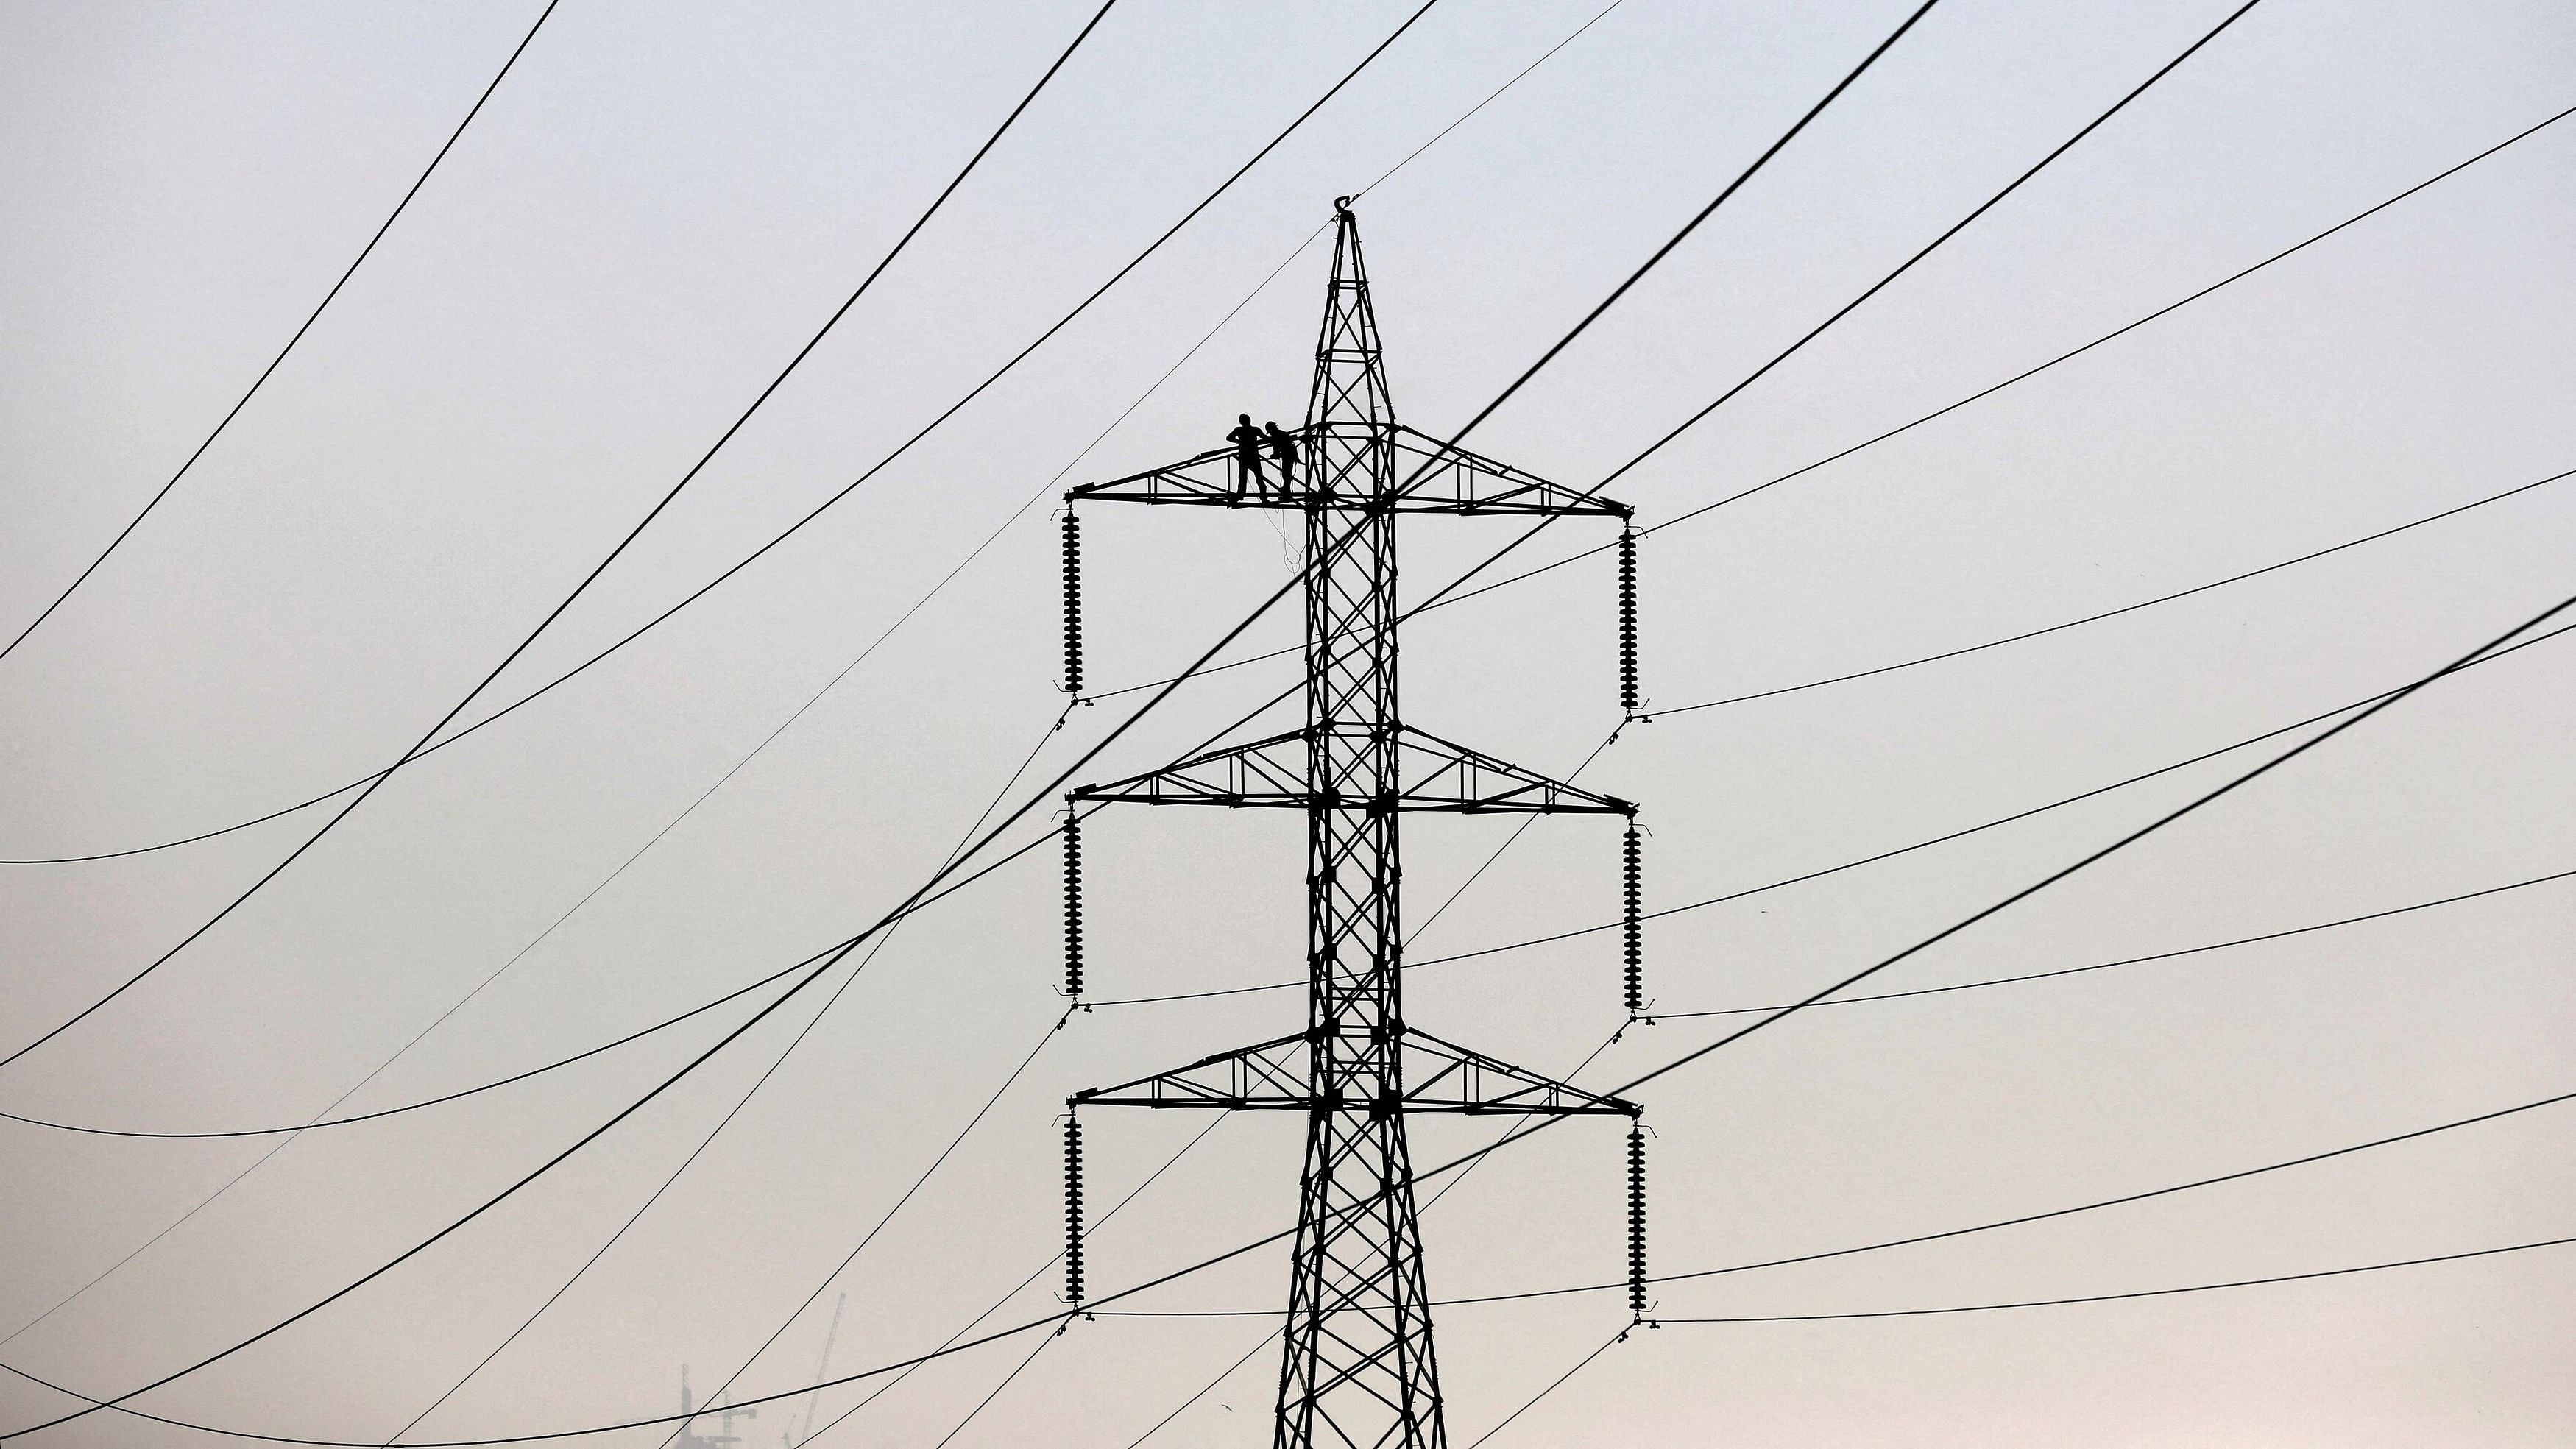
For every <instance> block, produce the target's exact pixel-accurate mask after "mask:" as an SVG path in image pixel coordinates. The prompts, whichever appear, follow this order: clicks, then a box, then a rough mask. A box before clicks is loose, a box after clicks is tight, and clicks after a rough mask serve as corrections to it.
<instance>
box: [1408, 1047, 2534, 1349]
mask: <svg viewBox="0 0 2576 1449" xmlns="http://www.w3.org/2000/svg"><path fill="white" fill-rule="evenodd" d="M2567 1102H2576V1092H2560V1093H2558V1094H2556V1095H2555V1096H2548V1097H2542V1098H2540V1099H2539V1100H2537V1101H2532V1102H2522V1103H2519V1104H2517V1105H2514V1106H2511V1107H2499V1108H2497V1109H2495V1110H2494V1111H2492V1112H2480V1113H2478V1114H2477V1115H2475V1116H2471V1117H2460V1118H2456V1119H2454V1120H2452V1121H2448V1122H2437V1123H2435V1124H2433V1125H2432V1126H2430V1127H2417V1128H2414V1129H2412V1130H2410V1131H2406V1132H2396V1133H2391V1134H2389V1135H2388V1136H2385V1137H2374V1138H2371V1139H2370V1140H2369V1141H2366V1142H2354V1143H2350V1144H2348V1145H2346V1146H2343V1147H2335V1148H2329V1149H2327V1150H2326V1151H2323V1152H2310V1153H2306V1154H2304V1155H2302V1156H2298V1157H2293V1158H2290V1159H2288V1160H2286V1161H2282V1162H2267V1163H2265V1164H2263V1165H2262V1166H2260V1167H2246V1168H2239V1169H2238V1170H2236V1171H2234V1172H2222V1173H2219V1174H2217V1175H2216V1176H2213V1177H2202V1178H2194V1179H2192V1180H2191V1181H2189V1182H2177V1183H2172V1184H2169V1185H2167V1186H2164V1187H2154V1188H2148V1189H2146V1190H2145V1191H2142V1192H2130V1193H2122V1194H2120V1195H2119V1196H2117V1197H2106V1198H2097V1199H2095V1200H2093V1201H2091V1202H2080V1203H2076V1204H2074V1205H2073V1206H2071V1207H2062V1208H2050V1209H2048V1210H2047V1211H2045V1212H2035V1213H2022V1214H2019V1215H2017V1216H2014V1217H2009V1218H1999V1219H1996V1220H1995V1221H1992V1222H1983V1223H1976V1224H1973V1225H1971V1226H1968V1227H1964V1228H1944V1229H1942V1230H1941V1231H1939V1232H1931V1233H1915V1234H1912V1235H1910V1236H1907V1237H1902V1238H1888V1239H1885V1240H1882V1241H1880V1242H1875V1243H1861V1244H1858V1245H1856V1246H1853V1247H1848V1248H1832V1249H1828V1250H1826V1251H1823V1252H1816V1253H1798V1254H1793V1255H1791V1256H1789V1257H1785V1258H1765V1259H1762V1260H1760V1261H1757V1262H1751V1263H1737V1264H1733V1265H1731V1266H1729V1267H1724V1268H1699V1269H1694V1270H1692V1271H1690V1272H1687V1273H1664V1274H1659V1275H1657V1276H1655V1277H1652V1278H1649V1279H1647V1280H1646V1281H1647V1282H1649V1283H1687V1282H1691V1281H1694V1280H1696V1279H1700V1278H1723V1277H1728V1276H1731V1275H1733V1274H1736V1273H1758V1272H1761V1271H1764V1270H1765V1269H1770V1268H1792V1267H1797V1266H1799V1265H1801V1264H1805V1263H1822V1262H1826V1261H1828V1260H1830V1259H1834V1258H1849V1257H1853V1256H1855V1255H1857V1254H1861V1253H1881V1252H1886V1251H1888V1250H1890V1249H1894V1248H1913V1247H1920V1246H1921V1245H1923V1244H1925V1243H1941V1242H1947V1241H1949V1240H1950V1239H1952V1238H1965V1237H1973V1236H1975V1235H1976V1234H1978V1233H1991V1232H1997V1231H2000V1230H2002V1229H2004V1228H2019V1227H2027V1226H2029V1225H2030V1224H2032V1223H2044V1222H2050V1221H2053V1220H2055V1219H2058V1218H2067V1217H2074V1216H2075V1215H2077V1214H2079V1213H2090V1212H2100V1211H2102V1210H2104V1209H2106V1208H2115V1207H2126V1206H2128V1205H2130V1204H2131V1203H2141V1202H2149V1201H2152V1200H2154V1199H2156V1198H2162V1197H2172V1196H2174V1195H2175V1194H2177V1193H2185V1192H2196V1191H2198V1190H2200V1189H2201V1188H2204V1187H2217V1186H2220V1185H2222V1184H2224V1183H2230V1182H2243V1181H2245V1180H2246V1179H2248V1178H2254V1177H2263V1176H2267V1175H2269V1174H2271V1173H2275V1172H2287V1171H2289V1170H2290V1169H2292V1168H2296V1167H2308V1166H2312V1165H2314V1164H2316V1163H2320V1162H2331V1161H2333V1160H2334V1159H2336V1158H2339V1157H2350V1156H2353V1155H2354V1154H2356V1153H2362V1152H2371V1151H2376V1150H2377V1149H2379V1148H2382V1147H2394V1146H2396V1145H2397V1144H2398V1143H2401V1142H2413V1141H2416V1140H2418V1139H2419V1138H2425V1137H2432V1136H2436V1135H2439V1134H2441V1133H2444V1132H2456V1131H2458V1130H2459V1129H2461V1128H2463V1127H2475V1126H2478V1125H2479V1124H2481V1123H2486V1122H2495V1121H2500V1120H2502V1119H2504V1118H2506V1117H2514V1116H2519V1115H2520V1114H2522V1113H2524V1112H2536V1111H2539V1110H2540V1109H2541V1108H2544V1107H2555V1106H2559V1105H2561V1104H2563V1103H2567ZM1627 1286H1628V1285H1627V1283H1626V1282H1625V1281H1624V1280H1622V1281H1619V1282H1613V1283H1585V1284H1581V1285H1578V1286H1575V1287H1570V1288H1538V1289H1531V1290H1528V1291H1526V1292H1520V1293H1487V1294H1483V1295H1480V1296H1478V1297H1474V1298H1457V1299H1451V1300H1448V1301H1449V1302H1452V1303H1460V1304H1466V1303H1507V1302H1517V1301H1519V1300H1521V1299H1524V1298H1556V1297H1562V1296H1564V1295H1566V1294H1569V1293H1613V1292H1617V1291H1619V1290H1621V1289H1624V1288H1626V1287H1627Z"/></svg>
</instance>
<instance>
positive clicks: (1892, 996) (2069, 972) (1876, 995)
mask: <svg viewBox="0 0 2576 1449" xmlns="http://www.w3.org/2000/svg"><path fill="white" fill-rule="evenodd" d="M2570 877H2576V870H2561V871H2552V872H2550V873H2549V874H2547V875H2541V876H2533V877H2531V878H2530V879H2528V880H2518V881H2511V882H2508V883H2506V884H2504V885H2495V886H2487V887H2484V888H2483V889H2480V890H2473V891H2463V892H2461V893H2460V894H2458V895H2450V896H2443V897H2440V898H2439V899H2436V900H2429V901H2417V902H2416V903H2414V904H2413V905H2406V906H2391V907H2389V908H2388V909H2386V910H2379V911H2368V912H2364V913H2363V914H2361V915H2358V916H2343V917H2339V918H2337V919H2335V920H2331V921H2318V922H2316V923H2315V924H2313V925H2306V926H2292V927H2290V928H2288V929H2286V930H2280V931H2265V932H2264V933H2262V934H2261V935H2259V936H2238V937H2235V938H2234V939H2232V940H2226V941H2212V942H2210V943H2209V944H2207V945H2205V946H2184V947H2181V948H2179V949H2176V950H2172V951H2153V952H2149V953H2148V954H2146V955H2144V956H2123V957H2121V958H2119V959H2118V960H2116V961H2096V962H2093V963H2091V964H2089V965H2084V966H2060V967H2058V968H2056V969H2055V970H2052V971H2030V972H2025V973H2023V974H2021V975H2018V976H1989V977H1985V978H1983V979H1981V980H1976V981H1954V982H1952V983H1950V984H1949V985H1947V986H1916V987H1912V988H1910V989H1908V990H1904V991H1879V992H1872V993H1869V994H1867V995H1862V996H1837V997H1835V998H1834V999H1833V1000H1831V1001H1828V1002H1825V1003H1823V1004H1824V1005H1826V1006H1858V1005H1860V1004H1862V1003H1863V1002H1870V1001H1904V1000H1907V999H1909V998H1912V997H1917V996H1946V995H1948V994H1950V993H1951V992H1954V991H1982V990H1984V989H1986V988H1987V987H1989V986H2018V985H2021V984H2022V983H2024V982H2027V981H2053V980H2056V979H2057V978H2059V977H2062V976H2083V975H2089V974H2090V973H2092V972H2095V971H2110V970H2113V969H2116V968H2118V967H2121V966H2137V965H2143V964H2145V963H2146V962H2150V961H2171V960H2174V959H2176V958H2177V957H2182V956H2198V955H2201V954H2203V953H2205V952H2210V951H2225V950H2228V949H2231V948H2233V947H2237V946H2251V945H2254V944H2256V943H2257V942H2262V941H2279V940H2284V939H2286V938H2288V937H2291V936H2305V935H2308V934H2310V933H2312V932H2316V931H2331V930H2336V929H2338V928H2340V927H2344V926H2352V925H2359V924H2361V923H2362V922H2364V921H2381V920H2386V919H2388V918H2389V917H2391V916H2402V915H2407V914H2410V913H2412V912H2415V911H2424V910H2431V909H2433V908H2434V907H2436V906H2448V905H2456V904H2458V903H2459V902H2461V901H2473V900H2477V899H2480V898H2481V897H2485V896H2492V895H2497V894H2500V893H2502V892H2504V891H2517V890H2522V889H2524V888H2525V887H2528V886H2536V885H2546V884H2548V883H2550V882H2551V881H2561V880H2566V879H2568V878H2570ZM1779 1009H1780V1007H1779V1006H1778V1004H1776V1003H1775V1004H1772V1005H1768V1006H1728V1007H1719V1008H1716V1009H1713V1010H1707V1011H1663V1012H1657V1013H1656V1014H1655V1015H1656V1019H1657V1020H1659V1021H1688V1020H1691V1019H1692V1018H1695V1017H1706V1016H1758V1015H1760V1014H1761V1013H1763V1012H1766V1011H1778V1010H1779Z"/></svg>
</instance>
